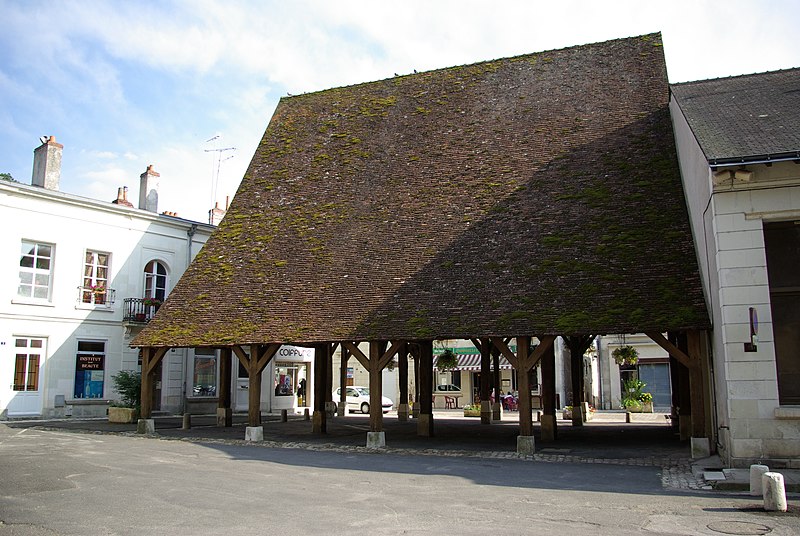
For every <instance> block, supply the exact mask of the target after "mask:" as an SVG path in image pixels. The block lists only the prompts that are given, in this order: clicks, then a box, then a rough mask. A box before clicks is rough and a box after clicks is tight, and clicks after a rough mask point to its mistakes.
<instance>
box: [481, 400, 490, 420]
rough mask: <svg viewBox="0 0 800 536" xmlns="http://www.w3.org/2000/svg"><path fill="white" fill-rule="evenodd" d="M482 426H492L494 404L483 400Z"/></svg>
mask: <svg viewBox="0 0 800 536" xmlns="http://www.w3.org/2000/svg"><path fill="white" fill-rule="evenodd" d="M481 424H492V403H491V402H490V401H489V400H481Z"/></svg>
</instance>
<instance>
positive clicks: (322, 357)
mask: <svg viewBox="0 0 800 536" xmlns="http://www.w3.org/2000/svg"><path fill="white" fill-rule="evenodd" d="M328 348H330V347H329V346H328V344H327V343H322V344H315V345H314V415H313V418H312V421H311V433H313V434H326V433H327V432H328V422H327V419H326V416H325V400H326V398H325V389H326V387H327V385H326V384H327V377H328V372H327V370H326V369H327V368H328V367H327V365H328Z"/></svg>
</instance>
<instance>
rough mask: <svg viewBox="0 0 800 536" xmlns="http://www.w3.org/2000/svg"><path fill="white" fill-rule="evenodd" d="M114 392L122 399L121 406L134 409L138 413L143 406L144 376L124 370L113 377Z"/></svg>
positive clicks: (133, 371)
mask: <svg viewBox="0 0 800 536" xmlns="http://www.w3.org/2000/svg"><path fill="white" fill-rule="evenodd" d="M111 381H112V382H113V383H114V390H115V391H117V393H119V396H120V398H121V400H120V403H119V405H120V406H121V407H124V408H134V409H136V410H137V411H139V410H140V409H141V405H142V374H141V372H137V371H135V370H122V371H120V372H118V373H116V374H114V375H113V376H111Z"/></svg>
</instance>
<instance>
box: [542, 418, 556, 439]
mask: <svg viewBox="0 0 800 536" xmlns="http://www.w3.org/2000/svg"><path fill="white" fill-rule="evenodd" d="M555 440H556V416H555V415H542V441H555Z"/></svg>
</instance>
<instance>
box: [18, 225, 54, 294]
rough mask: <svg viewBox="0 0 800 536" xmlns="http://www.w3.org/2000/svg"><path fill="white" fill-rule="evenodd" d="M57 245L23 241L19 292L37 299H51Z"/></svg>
mask: <svg viewBox="0 0 800 536" xmlns="http://www.w3.org/2000/svg"><path fill="white" fill-rule="evenodd" d="M54 250H55V246H52V245H50V244H40V243H37V242H28V241H27V240H23V241H22V255H21V256H20V259H19V287H18V288H17V294H18V295H19V296H22V297H24V298H33V299H37V300H49V299H50V285H51V283H52V280H53V278H52V273H53V254H54V253H55V251H54Z"/></svg>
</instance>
